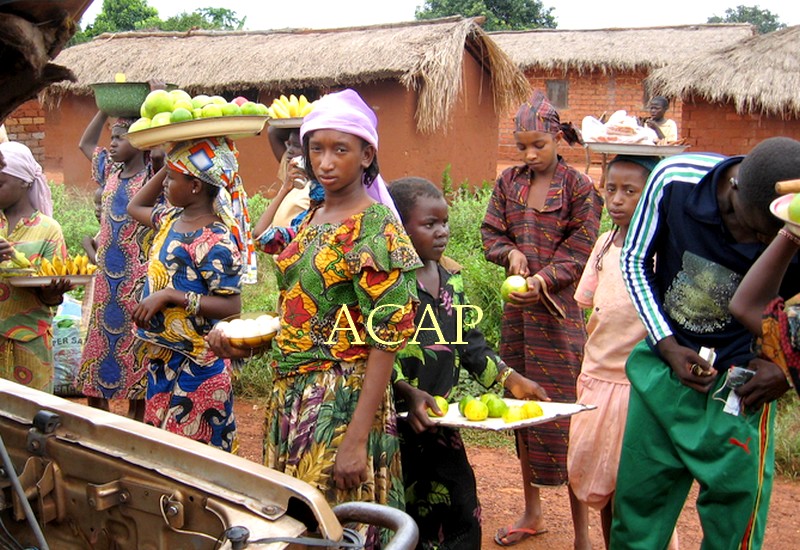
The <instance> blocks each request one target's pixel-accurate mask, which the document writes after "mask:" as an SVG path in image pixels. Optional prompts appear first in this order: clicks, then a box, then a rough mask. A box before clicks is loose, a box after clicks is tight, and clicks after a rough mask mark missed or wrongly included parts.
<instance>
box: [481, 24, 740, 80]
mask: <svg viewBox="0 0 800 550" xmlns="http://www.w3.org/2000/svg"><path fill="white" fill-rule="evenodd" d="M753 32H754V31H753V27H752V26H751V25H748V24H741V23H737V24H714V25H681V26H673V27H642V28H635V29H592V30H559V29H536V30H530V31H511V32H492V33H489V36H490V37H491V38H492V40H494V41H495V42H496V43H497V44H498V45H499V46H500V47H501V48H503V50H505V52H506V53H507V54H508V55H509V57H511V59H513V60H514V62H515V63H516V64H517V65H518V66H519V67H520V68H521V69H523V70H526V71H527V70H530V69H544V70H561V71H565V72H566V71H568V70H577V71H578V72H589V71H595V70H599V71H601V72H604V73H605V72H609V71H625V70H628V71H631V70H638V69H645V70H649V69H652V68H655V67H661V66H664V65H666V64H668V63H672V62H675V61H680V60H685V59H691V58H695V57H698V56H699V57H702V56H704V55H705V54H707V53H708V52H711V51H714V50H716V49H718V48H721V47H724V46H727V45H729V44H733V43H736V42H739V41H741V40H744V39H746V38H748V37H751V36H753Z"/></svg>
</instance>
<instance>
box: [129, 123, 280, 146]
mask: <svg viewBox="0 0 800 550" xmlns="http://www.w3.org/2000/svg"><path fill="white" fill-rule="evenodd" d="M267 118H268V117H267V116H266V115H263V116H262V115H240V116H219V117H212V118H197V119H195V120H187V121H185V122H175V123H174V124H166V125H164V126H157V127H155V128H148V129H147V130H139V131H138V132H128V133H127V134H125V137H126V138H127V140H128V141H129V142H130V144H131V145H133V146H134V147H136V148H137V149H149V148H151V147H155V146H157V145H163V144H165V143H173V142H178V141H186V140H189V139H200V138H205V137H218V136H229V137H230V138H231V139H239V138H243V137H250V136H255V135H257V134H259V133H260V132H261V130H263V129H264V124H265V123H266V122H267Z"/></svg>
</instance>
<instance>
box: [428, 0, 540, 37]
mask: <svg viewBox="0 0 800 550" xmlns="http://www.w3.org/2000/svg"><path fill="white" fill-rule="evenodd" d="M552 11H553V8H545V7H544V4H542V2H540V1H539V0H425V3H424V4H423V5H422V6H421V7H418V8H417V9H416V12H415V14H414V15H415V17H416V18H417V19H436V18H437V17H448V16H451V15H462V16H464V17H480V16H482V17H485V18H486V23H484V25H483V28H484V29H486V30H487V31H500V30H524V29H536V28H540V27H544V28H549V29H554V28H556V20H555V17H553V15H552Z"/></svg>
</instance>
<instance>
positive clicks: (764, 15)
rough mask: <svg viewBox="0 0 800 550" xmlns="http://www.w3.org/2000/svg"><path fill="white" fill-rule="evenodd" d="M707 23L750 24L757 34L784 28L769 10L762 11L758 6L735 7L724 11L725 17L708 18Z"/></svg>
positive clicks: (783, 24) (784, 25)
mask: <svg viewBox="0 0 800 550" xmlns="http://www.w3.org/2000/svg"><path fill="white" fill-rule="evenodd" d="M708 22H709V23H750V24H751V25H753V26H755V28H756V31H757V32H758V34H766V33H768V32H772V31H777V30H778V29H783V28H785V27H786V24H785V23H781V22H780V21H779V20H778V16H777V15H776V14H774V13H772V12H771V11H769V10H762V9H761V8H759V7H758V6H742V5H739V6H736V7H735V8H728V9H727V10H725V17H720V16H718V15H714V16H712V17H709V18H708Z"/></svg>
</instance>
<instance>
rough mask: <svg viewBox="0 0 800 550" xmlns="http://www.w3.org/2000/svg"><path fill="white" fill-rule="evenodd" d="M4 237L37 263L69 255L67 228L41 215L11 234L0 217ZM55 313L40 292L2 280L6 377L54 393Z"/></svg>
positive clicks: (0, 337)
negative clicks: (53, 324) (52, 323)
mask: <svg viewBox="0 0 800 550" xmlns="http://www.w3.org/2000/svg"><path fill="white" fill-rule="evenodd" d="M0 236H2V237H3V238H5V239H6V240H8V242H10V243H11V244H12V245H13V246H14V248H16V249H17V250H19V251H20V252H22V253H23V254H25V256H27V257H28V259H30V260H31V261H32V262H34V263H35V262H36V261H37V260H39V259H41V258H47V259H48V260H52V259H53V258H54V257H56V256H58V257H60V258H62V259H63V258H64V257H66V254H67V245H66V243H65V242H64V235H63V234H62V233H61V226H60V225H59V224H58V222H57V221H55V220H54V219H53V218H50V217H48V216H45V215H44V214H42V213H41V212H39V211H35V212H34V213H33V215H32V216H31V217H30V218H23V219H21V220H20V221H19V222H18V223H17V226H16V227H14V228H13V230H12V231H11V232H10V233H9V230H8V221H7V220H6V217H5V214H3V212H2V211H0ZM53 313H54V311H53V309H52V308H50V307H48V306H46V305H44V304H43V303H42V302H41V301H40V300H39V298H38V296H37V295H36V292H35V290H34V289H31V288H21V287H16V286H12V285H10V284H9V283H8V280H7V279H4V278H3V277H2V276H0V377H2V378H5V379H6V380H12V381H14V382H17V383H18V384H22V385H25V386H29V387H31V388H34V389H37V390H42V391H46V392H49V393H52V392H53V374H54V371H53V345H52V337H53V334H52V330H51V322H52V320H53Z"/></svg>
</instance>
